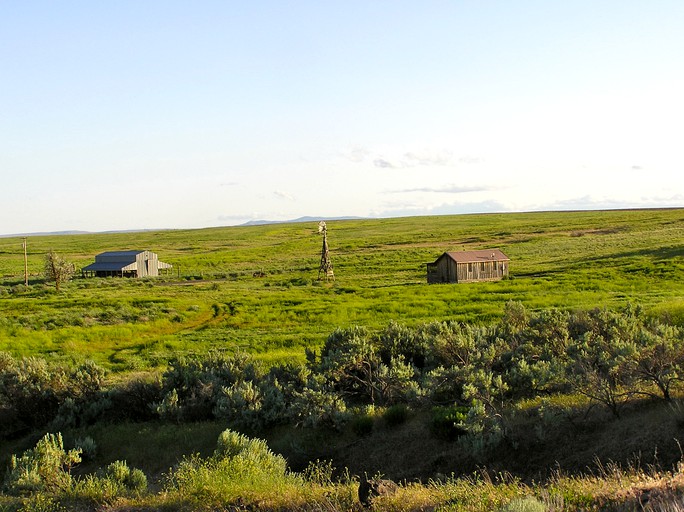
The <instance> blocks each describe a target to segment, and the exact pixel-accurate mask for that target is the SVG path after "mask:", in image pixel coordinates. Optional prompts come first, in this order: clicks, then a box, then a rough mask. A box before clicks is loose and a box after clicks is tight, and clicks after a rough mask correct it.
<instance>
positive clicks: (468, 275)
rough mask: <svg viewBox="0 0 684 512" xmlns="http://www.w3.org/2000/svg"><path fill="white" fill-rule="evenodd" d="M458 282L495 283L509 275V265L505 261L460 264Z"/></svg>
mask: <svg viewBox="0 0 684 512" xmlns="http://www.w3.org/2000/svg"><path fill="white" fill-rule="evenodd" d="M457 267H458V271H457V276H458V278H457V282H459V283H465V282H468V281H494V280H497V279H501V278H503V277H504V276H506V275H508V264H507V262H505V261H476V262H472V263H459V264H458V266H457Z"/></svg>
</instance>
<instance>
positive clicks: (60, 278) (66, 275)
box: [45, 251, 75, 291]
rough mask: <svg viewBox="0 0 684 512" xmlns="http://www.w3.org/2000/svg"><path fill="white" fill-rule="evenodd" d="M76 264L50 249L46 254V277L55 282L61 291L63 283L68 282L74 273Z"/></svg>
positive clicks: (57, 288)
mask: <svg viewBox="0 0 684 512" xmlns="http://www.w3.org/2000/svg"><path fill="white" fill-rule="evenodd" d="M74 271H75V268H74V264H73V263H69V262H68V261H67V260H65V259H64V258H62V257H61V256H59V255H57V254H55V252H54V251H50V252H49V253H47V254H46V255H45V279H46V280H48V281H54V282H55V289H56V290H57V291H59V287H60V285H61V284H62V283H66V282H67V281H69V279H71V276H73V275H74Z"/></svg>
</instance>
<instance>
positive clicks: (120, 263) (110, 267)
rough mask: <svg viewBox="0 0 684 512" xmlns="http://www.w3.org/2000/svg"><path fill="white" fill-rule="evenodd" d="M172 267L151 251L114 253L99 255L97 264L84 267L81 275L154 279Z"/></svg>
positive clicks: (96, 260) (96, 257)
mask: <svg viewBox="0 0 684 512" xmlns="http://www.w3.org/2000/svg"><path fill="white" fill-rule="evenodd" d="M171 267H172V266H171V265H169V264H168V263H164V262H162V261H159V258H158V257H157V255H156V254H155V253H153V252H150V251H114V252H103V253H102V254H98V255H97V256H95V263H91V264H90V265H88V266H87V267H83V269H82V270H81V273H82V274H83V276H89V277H110V276H115V277H154V276H158V275H159V271H160V270H162V271H163V270H167V271H168V270H170V269H171Z"/></svg>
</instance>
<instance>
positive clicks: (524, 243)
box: [0, 209, 684, 371]
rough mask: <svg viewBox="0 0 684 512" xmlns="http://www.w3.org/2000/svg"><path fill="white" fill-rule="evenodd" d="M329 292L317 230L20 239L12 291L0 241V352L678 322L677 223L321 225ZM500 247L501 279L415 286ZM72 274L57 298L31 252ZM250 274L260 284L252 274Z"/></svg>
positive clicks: (681, 219) (292, 353)
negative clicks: (445, 266)
mask: <svg viewBox="0 0 684 512" xmlns="http://www.w3.org/2000/svg"><path fill="white" fill-rule="evenodd" d="M328 227H329V238H328V239H329V244H330V249H331V257H332V260H333V264H334V270H335V277H336V279H335V281H334V282H325V281H318V280H317V277H318V265H319V261H320V243H321V240H320V236H319V235H318V234H317V224H316V223H301V224H299V223H294V224H274V225H266V226H239V227H222V228H209V229H196V230H167V231H145V232H135V233H109V234H78V235H59V236H31V237H29V238H28V269H29V286H28V287H25V286H24V285H23V282H24V262H23V253H22V247H21V239H20V238H18V237H17V238H11V237H10V238H0V276H1V277H0V350H5V351H8V352H10V353H12V354H13V355H40V356H42V357H53V358H58V359H64V360H73V361H81V360H83V359H93V360H95V361H96V362H97V363H99V364H101V365H103V366H105V367H107V368H109V369H111V370H115V371H136V370H142V369H148V368H154V367H162V366H164V365H165V363H166V361H167V360H168V359H169V358H170V357H172V356H173V355H178V354H179V353H203V352H206V351H208V350H212V349H222V350H230V351H234V350H241V351H246V352H250V353H253V354H256V355H257V356H258V357H260V358H261V359H263V360H265V361H266V362H269V361H280V360H286V359H297V360H302V358H303V355H304V348H305V347H310V348H315V347H317V346H319V345H320V344H322V342H323V341H324V340H325V338H326V337H327V335H328V334H329V333H330V332H332V331H333V330H334V329H335V328H337V327H347V326H350V325H364V326H367V327H370V328H377V327H384V326H385V325H387V324H388V323H389V322H390V321H391V320H395V321H398V322H400V323H404V324H407V325H417V324H420V323H424V322H430V321H434V320H440V321H441V320H447V319H450V320H458V321H467V322H476V323H477V322H482V323H484V322H489V321H491V320H493V319H496V318H497V317H498V316H499V315H500V314H501V313H502V310H503V305H504V304H505V303H506V302H508V301H511V300H513V301H520V302H522V303H523V304H524V305H525V306H526V307H527V308H529V309H532V310H535V309H543V308H563V309H573V308H594V307H603V306H606V307H618V306H621V305H625V304H626V303H629V302H631V303H637V304H640V305H642V306H643V307H644V308H645V309H646V310H647V311H648V312H650V313H652V314H655V315H664V316H667V317H669V318H670V319H671V320H672V321H674V322H676V323H679V324H681V323H683V322H684V210H681V209H658V210H614V211H583V212H541V213H510V214H482V215H459V216H437V217H412V218H397V219H377V220H349V221H334V222H330V223H329V225H328ZM494 247H497V248H500V249H502V250H503V251H504V252H505V253H506V254H507V255H508V256H509V257H510V258H511V264H510V269H511V279H507V280H504V281H500V282H493V283H475V284H468V285H457V286H454V285H428V284H426V277H425V263H427V262H430V261H434V260H435V259H436V258H437V257H438V256H439V255H440V254H441V253H442V252H444V251H447V250H452V251H453V250H466V249H486V248H494ZM127 249H141V250H142V249H149V250H152V251H154V252H156V253H158V254H159V257H160V259H161V260H162V261H165V262H168V263H171V264H172V265H173V266H174V269H173V274H172V275H169V276H165V277H162V278H158V279H145V280H130V279H123V280H122V279H116V278H107V279H84V278H81V277H80V276H79V272H78V269H80V268H81V267H84V266H85V265H87V264H89V263H91V262H92V261H93V259H94V256H95V255H96V254H98V253H100V252H104V251H110V250H127ZM50 250H54V251H55V252H56V253H57V254H59V255H60V256H62V257H64V258H66V259H67V260H69V261H70V262H73V263H74V264H75V266H76V269H77V274H76V277H75V278H74V279H73V280H72V281H71V282H70V283H69V284H68V285H67V286H65V287H64V289H63V290H62V291H61V292H60V293H56V292H55V291H54V287H53V286H52V285H50V284H47V283H44V280H43V278H42V266H43V261H44V255H45V254H46V253H47V252H48V251H50ZM255 272H263V273H264V274H265V277H254V273H255Z"/></svg>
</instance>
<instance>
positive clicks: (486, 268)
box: [427, 249, 510, 283]
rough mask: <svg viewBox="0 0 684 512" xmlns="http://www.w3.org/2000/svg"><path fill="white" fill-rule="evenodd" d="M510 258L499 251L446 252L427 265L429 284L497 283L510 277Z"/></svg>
mask: <svg viewBox="0 0 684 512" xmlns="http://www.w3.org/2000/svg"><path fill="white" fill-rule="evenodd" d="M509 261H510V260H509V258H508V256H506V255H505V254H504V253H503V252H501V251H500V250H499V249H485V250H479V251H454V252H445V253H444V254H442V255H441V256H440V257H439V258H437V260H435V261H434V262H433V263H428V264H427V280H428V283H470V282H474V281H497V280H499V279H503V278H504V277H506V276H507V275H508V262H509Z"/></svg>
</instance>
